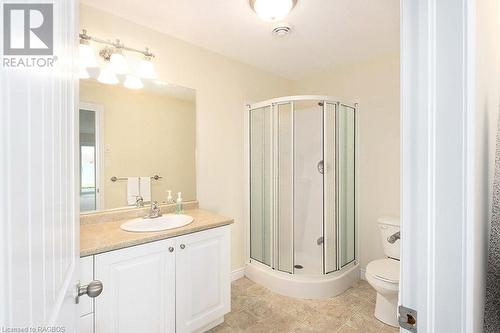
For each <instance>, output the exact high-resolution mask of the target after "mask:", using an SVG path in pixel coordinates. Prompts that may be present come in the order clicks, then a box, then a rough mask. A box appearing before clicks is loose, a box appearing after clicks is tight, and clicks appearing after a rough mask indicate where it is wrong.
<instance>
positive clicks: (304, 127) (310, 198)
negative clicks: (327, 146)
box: [293, 101, 323, 274]
mask: <svg viewBox="0 0 500 333" xmlns="http://www.w3.org/2000/svg"><path fill="white" fill-rule="evenodd" d="M318 102H319V101H295V102H294V112H293V114H294V158H293V161H294V166H293V168H294V191H293V193H294V200H293V207H294V257H295V258H294V266H295V269H294V273H295V274H323V174H322V171H321V169H322V165H323V108H322V106H321V104H320V103H318Z"/></svg>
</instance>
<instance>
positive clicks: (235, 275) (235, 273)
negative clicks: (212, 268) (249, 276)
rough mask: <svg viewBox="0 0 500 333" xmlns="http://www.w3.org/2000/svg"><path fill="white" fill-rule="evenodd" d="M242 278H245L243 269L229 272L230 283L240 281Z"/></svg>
mask: <svg viewBox="0 0 500 333" xmlns="http://www.w3.org/2000/svg"><path fill="white" fill-rule="evenodd" d="M244 276H245V267H241V268H238V269H235V270H234V271H232V272H231V281H235V280H238V279H241V278H242V277H244Z"/></svg>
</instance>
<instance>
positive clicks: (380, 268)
mask: <svg viewBox="0 0 500 333" xmlns="http://www.w3.org/2000/svg"><path fill="white" fill-rule="evenodd" d="M377 222H378V227H379V230H380V235H381V237H382V244H383V246H384V253H385V255H386V257H387V258H385V259H378V260H374V261H372V262H370V263H369V264H368V266H366V273H365V276H366V280H367V281H368V283H369V284H370V285H371V286H372V287H373V288H374V289H375V290H376V291H377V303H376V305H375V317H376V318H377V319H378V320H380V321H382V322H384V323H386V324H387V325H391V326H395V327H398V326H399V324H398V314H397V312H398V310H397V307H398V292H399V258H400V257H399V245H400V240H399V218H391V217H382V218H379V219H378V220H377ZM391 236H392V239H391ZM391 241H394V242H393V243H391Z"/></svg>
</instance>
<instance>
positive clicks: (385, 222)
mask: <svg viewBox="0 0 500 333" xmlns="http://www.w3.org/2000/svg"><path fill="white" fill-rule="evenodd" d="M377 222H378V228H379V230H380V236H381V237H382V245H383V246H384V253H385V255H386V256H387V257H390V258H394V259H399V257H400V254H399V245H400V243H401V240H400V239H398V240H397V241H396V242H395V243H394V244H391V243H389V242H388V241H387V238H389V237H391V236H392V235H394V234H395V233H396V232H398V231H399V218H398V217H381V218H379V219H378V220H377Z"/></svg>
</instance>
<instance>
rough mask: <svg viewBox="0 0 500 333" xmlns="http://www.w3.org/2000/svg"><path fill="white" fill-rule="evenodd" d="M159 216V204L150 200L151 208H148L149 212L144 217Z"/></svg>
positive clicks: (152, 217)
mask: <svg viewBox="0 0 500 333" xmlns="http://www.w3.org/2000/svg"><path fill="white" fill-rule="evenodd" d="M160 216H161V209H160V204H159V203H158V201H151V208H150V209H149V214H148V216H146V217H145V218H147V219H154V218H157V217H160Z"/></svg>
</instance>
